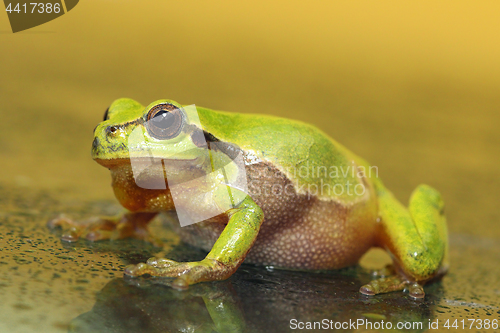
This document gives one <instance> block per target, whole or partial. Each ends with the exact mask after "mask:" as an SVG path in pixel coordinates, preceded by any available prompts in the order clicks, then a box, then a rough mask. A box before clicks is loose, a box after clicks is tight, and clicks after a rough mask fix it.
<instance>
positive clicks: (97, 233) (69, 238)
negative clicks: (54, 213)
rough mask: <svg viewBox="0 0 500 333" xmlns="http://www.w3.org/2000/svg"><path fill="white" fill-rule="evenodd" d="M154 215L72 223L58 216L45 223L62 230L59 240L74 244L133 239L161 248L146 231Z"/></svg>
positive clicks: (129, 214)
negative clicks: (79, 240) (86, 241)
mask: <svg viewBox="0 0 500 333" xmlns="http://www.w3.org/2000/svg"><path fill="white" fill-rule="evenodd" d="M155 215H156V213H127V214H123V215H120V216H115V217H94V218H90V219H87V220H85V221H74V220H72V219H70V218H68V217H66V216H64V215H63V216H60V217H57V218H55V219H53V220H50V221H49V222H48V223H47V226H48V227H49V228H51V229H53V228H56V227H62V228H63V230H64V231H63V234H62V236H61V239H62V240H63V241H66V242H76V241H77V240H78V239H80V238H86V239H87V240H90V241H99V240H103V239H109V240H115V239H122V238H128V237H133V238H137V239H141V240H144V241H147V242H150V243H152V244H153V245H155V246H161V244H162V242H161V240H159V239H157V238H156V237H154V236H153V235H151V233H150V232H149V230H148V229H147V223H149V221H151V219H153V217H155Z"/></svg>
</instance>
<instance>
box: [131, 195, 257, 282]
mask: <svg viewBox="0 0 500 333" xmlns="http://www.w3.org/2000/svg"><path fill="white" fill-rule="evenodd" d="M226 214H227V215H228V217H229V222H228V224H227V225H226V227H225V228H224V230H223V231H222V233H221V235H220V236H219V239H218V240H217V241H216V242H215V244H214V246H213V247H212V250H211V251H210V253H208V255H207V256H206V258H205V259H203V260H202V261H199V262H182V263H180V262H175V261H173V260H169V259H165V258H150V259H149V260H148V262H147V263H146V264H144V263H141V264H138V265H131V266H129V267H127V268H126V269H125V274H127V275H130V276H140V275H143V274H149V275H152V276H167V277H176V278H177V279H175V280H174V282H173V284H172V286H173V287H175V288H178V289H186V288H187V287H188V286H189V285H191V284H195V283H198V282H202V281H214V280H224V279H227V278H228V277H230V276H231V275H232V274H233V273H234V272H235V271H236V269H237V268H238V267H239V266H240V264H241V263H242V262H243V260H245V257H246V255H247V253H248V251H249V250H250V248H251V247H252V245H253V243H254V242H255V239H256V238H257V235H258V233H259V229H260V226H261V224H262V221H263V220H264V214H263V212H262V210H261V209H260V207H259V206H257V204H256V203H255V202H254V201H253V200H252V199H251V198H250V197H249V196H245V198H244V199H243V200H242V201H241V203H240V204H239V205H237V206H236V208H232V209H229V210H228V211H227V212H226Z"/></svg>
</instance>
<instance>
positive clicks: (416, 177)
mask: <svg viewBox="0 0 500 333" xmlns="http://www.w3.org/2000/svg"><path fill="white" fill-rule="evenodd" d="M499 18H500V2H498V1H481V2H470V1H440V2H436V1H419V2H408V1H404V2H403V1H332V2H326V1H308V2H305V1H300V2H299V1H274V2H265V1H252V2H229V1H210V2H208V1H204V2H202V1H158V0H155V1H153V0H143V1H131V0H129V1H111V0H100V1H80V3H79V4H78V5H77V6H76V7H75V8H74V9H73V10H72V11H71V12H69V13H67V14H65V15H63V16H62V17H60V18H58V19H56V20H54V21H51V22H49V23H46V24H44V25H42V26H39V27H36V28H33V29H30V30H27V31H25V32H20V33H16V34H12V33H11V31H10V26H9V23H8V19H7V15H6V13H4V14H1V13H0V49H1V61H0V115H1V121H0V159H1V169H0V170H1V172H0V185H1V184H3V185H5V186H16V187H21V188H25V189H26V191H30V190H34V189H46V190H49V191H52V192H58V193H65V195H70V196H72V197H74V198H79V199H82V200H100V199H111V198H112V197H113V194H112V191H111V187H110V185H109V184H110V179H109V175H108V172H107V170H105V169H104V168H102V167H101V166H99V165H97V164H96V163H95V162H93V161H92V159H91V158H90V145H91V142H92V130H93V128H94V127H95V125H97V123H98V122H99V121H101V119H102V115H103V113H104V110H105V109H106V108H107V106H108V105H109V104H110V103H111V102H112V101H113V100H114V99H116V98H118V97H130V98H134V99H136V100H138V101H140V102H141V103H143V104H148V103H150V102H152V101H153V100H156V99H160V98H170V99H174V100H176V101H178V102H180V103H182V104H196V105H199V106H204V107H208V108H213V109H218V110H227V111H237V112H246V113H267V114H274V115H279V116H285V117H290V118H295V119H300V120H303V121H306V122H309V123H312V124H315V125H316V126H318V127H319V128H321V129H322V130H324V131H325V132H326V133H328V134H329V135H331V136H332V137H333V138H334V139H336V140H337V141H339V142H341V143H342V144H344V145H345V146H347V147H348V148H349V149H351V150H352V151H354V152H355V153H357V154H359V155H360V156H363V157H364V158H366V159H367V160H368V161H370V162H371V163H372V164H374V165H376V166H378V167H379V172H380V176H381V177H382V179H384V181H385V183H386V185H387V186H388V187H389V188H390V189H391V190H393V191H394V193H395V194H396V195H397V196H398V197H399V198H400V199H401V200H402V201H403V202H405V203H406V201H407V200H408V197H409V194H410V192H411V191H412V190H413V189H414V188H415V186H416V185H418V184H419V183H428V184H430V185H432V186H434V187H436V188H438V189H439V190H440V191H441V192H442V193H443V196H444V198H445V201H446V203H447V215H448V217H449V228H450V230H451V231H452V232H455V233H469V234H477V235H482V236H487V237H494V238H498V237H500V228H499V227H498V221H499V216H500V214H499V212H498V209H497V207H498V203H497V200H498V192H499V190H498V188H499V187H500V177H499V175H498V170H499V168H498V165H499V163H498V162H499V156H500V134H499V131H498V128H497V127H498V125H499V123H500V93H499V87H500V61H499V59H500V38H499V37H500V19H499Z"/></svg>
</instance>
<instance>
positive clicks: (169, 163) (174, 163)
mask: <svg viewBox="0 0 500 333" xmlns="http://www.w3.org/2000/svg"><path fill="white" fill-rule="evenodd" d="M94 161H96V162H97V163H99V164H100V165H102V166H103V167H106V168H108V169H115V168H118V167H126V166H128V167H132V163H133V164H134V166H135V167H137V168H140V169H144V168H145V167H148V166H151V165H160V164H162V165H163V167H167V168H169V169H176V170H179V171H181V170H189V169H192V168H193V167H201V166H202V165H203V164H204V163H206V162H207V161H205V159H204V158H202V157H196V158H193V159H162V158H150V157H134V158H132V159H130V158H110V159H106V158H94Z"/></svg>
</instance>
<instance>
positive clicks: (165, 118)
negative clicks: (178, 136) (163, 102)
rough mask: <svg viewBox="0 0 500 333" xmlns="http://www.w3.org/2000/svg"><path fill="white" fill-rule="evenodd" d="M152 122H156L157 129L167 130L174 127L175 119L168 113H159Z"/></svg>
mask: <svg viewBox="0 0 500 333" xmlns="http://www.w3.org/2000/svg"><path fill="white" fill-rule="evenodd" d="M152 121H153V122H154V124H155V126H156V127H159V128H161V129H167V128H169V127H170V126H172V125H173V123H174V121H175V117H174V116H173V115H172V114H171V113H170V112H168V111H159V112H158V113H157V114H155V116H154V117H153V119H152Z"/></svg>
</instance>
